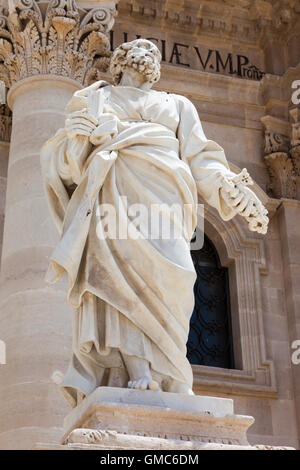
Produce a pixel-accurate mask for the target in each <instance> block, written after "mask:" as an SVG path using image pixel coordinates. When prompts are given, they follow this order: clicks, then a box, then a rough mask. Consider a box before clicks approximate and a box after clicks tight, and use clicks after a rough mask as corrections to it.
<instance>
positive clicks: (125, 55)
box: [111, 39, 161, 84]
mask: <svg viewBox="0 0 300 470" xmlns="http://www.w3.org/2000/svg"><path fill="white" fill-rule="evenodd" d="M160 61H161V55H160V52H159V50H158V49H157V47H156V46H155V45H154V44H152V43H151V42H150V41H146V40H142V39H141V40H135V41H132V42H130V43H124V44H122V45H121V46H119V48H117V49H116V50H115V52H114V55H113V57H112V61H111V73H112V75H113V77H114V82H115V83H116V84H118V83H120V80H121V77H122V76H124V74H125V73H126V72H127V69H128V70H129V69H133V70H134V71H136V72H137V73H139V74H140V75H142V76H143V77H144V81H145V82H149V83H151V84H153V83H155V82H157V81H158V80H159V77H160Z"/></svg>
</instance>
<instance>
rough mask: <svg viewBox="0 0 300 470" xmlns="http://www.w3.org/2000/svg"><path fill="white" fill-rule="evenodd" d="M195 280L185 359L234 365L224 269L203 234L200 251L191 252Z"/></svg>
mask: <svg viewBox="0 0 300 470" xmlns="http://www.w3.org/2000/svg"><path fill="white" fill-rule="evenodd" d="M191 255H192V259H193V262H194V266H195V270H196V273H197V280H196V283H195V286H194V294H195V308H194V311H193V314H192V317H191V321H190V333H189V338H188V343H187V358H188V359H189V361H190V363H191V364H199V365H205V366H214V367H223V368H230V369H233V368H234V358H233V347H232V331H231V319H230V299H229V288H228V273H227V268H223V267H222V266H221V264H220V260H219V256H218V253H217V251H216V249H215V247H214V245H213V244H212V242H211V241H210V240H209V239H208V238H207V237H206V236H205V237H204V245H203V248H202V249H201V250H194V251H191Z"/></svg>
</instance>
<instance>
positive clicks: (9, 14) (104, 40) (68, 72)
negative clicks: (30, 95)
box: [0, 0, 118, 88]
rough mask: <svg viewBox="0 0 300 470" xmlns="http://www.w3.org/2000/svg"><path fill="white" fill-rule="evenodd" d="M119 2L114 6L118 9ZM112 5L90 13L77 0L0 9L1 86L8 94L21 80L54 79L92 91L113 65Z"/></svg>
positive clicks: (13, 1) (12, 3) (14, 2)
mask: <svg viewBox="0 0 300 470" xmlns="http://www.w3.org/2000/svg"><path fill="white" fill-rule="evenodd" d="M117 1H118V0H116V2H115V3H117ZM116 13H117V12H116V9H115V7H113V6H112V4H111V2H108V3H107V5H105V1H102V3H101V5H100V6H99V7H96V8H94V9H92V10H90V11H87V10H84V9H82V8H80V9H79V8H78V7H77V5H76V3H75V1H74V0H49V2H48V3H47V5H45V3H44V2H41V3H39V1H38V0H9V9H8V10H7V9H5V8H4V7H1V8H0V80H3V81H4V82H5V85H6V87H7V88H9V87H10V86H11V85H12V84H14V83H15V82H17V81H18V80H21V79H23V78H26V77H29V76H33V75H38V74H52V75H53V74H54V75H59V76H63V77H68V78H71V79H74V80H76V81H78V82H79V83H80V84H81V85H84V86H85V85H89V84H90V81H91V80H97V79H99V76H100V74H101V72H105V71H106V70H107V68H108V65H109V58H110V55H111V52H110V43H109V39H108V36H107V34H108V33H109V31H110V29H111V27H112V26H113V23H114V18H115V16H116Z"/></svg>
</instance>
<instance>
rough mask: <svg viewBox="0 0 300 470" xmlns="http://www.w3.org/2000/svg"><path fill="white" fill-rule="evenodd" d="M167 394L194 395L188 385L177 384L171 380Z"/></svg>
mask: <svg viewBox="0 0 300 470" xmlns="http://www.w3.org/2000/svg"><path fill="white" fill-rule="evenodd" d="M168 392H171V393H183V394H184V395H195V394H194V392H193V390H192V389H191V387H190V386H189V385H188V384H184V383H182V382H177V381H176V380H173V381H172V382H171V383H170V384H169V387H168Z"/></svg>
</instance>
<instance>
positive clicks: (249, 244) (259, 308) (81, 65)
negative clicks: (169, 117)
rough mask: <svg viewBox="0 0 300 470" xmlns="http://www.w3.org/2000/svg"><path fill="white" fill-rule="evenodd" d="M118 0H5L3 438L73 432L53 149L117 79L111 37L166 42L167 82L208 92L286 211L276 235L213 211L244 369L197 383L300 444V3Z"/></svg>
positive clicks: (262, 428)
mask: <svg viewBox="0 0 300 470" xmlns="http://www.w3.org/2000/svg"><path fill="white" fill-rule="evenodd" d="M116 3H117V2H115V1H114V0H85V1H79V2H78V4H79V6H77V5H76V4H75V3H74V2H73V1H64V0H53V1H52V2H49V1H46V0H45V1H41V0H40V1H37V0H28V1H27V0H12V1H11V2H10V4H9V9H10V10H9V11H10V12H9V14H8V5H7V3H6V0H1V12H0V28H1V29H0V79H1V80H3V81H4V83H5V85H6V88H7V105H4V104H1V108H0V122H1V126H0V240H2V237H3V244H2V255H1V297H0V339H1V340H4V341H5V342H6V348H7V364H6V365H1V364H0V448H3V449H11V448H32V446H33V445H34V443H35V442H51V441H52V442H54V441H57V442H58V441H59V440H60V438H61V436H62V434H63V428H62V426H63V424H62V423H63V418H64V417H65V416H66V414H67V413H68V411H69V409H68V407H67V405H65V403H64V400H63V398H62V397H61V396H60V394H59V392H58V391H57V389H56V386H55V385H54V384H53V383H52V381H51V375H52V373H53V371H54V370H56V369H60V370H63V371H65V369H66V367H67V363H68V360H69V356H70V351H71V316H70V309H69V307H68V306H67V301H66V298H65V289H64V286H61V287H56V286H55V287H54V288H53V287H48V286H46V284H45V283H44V275H45V271H46V269H47V265H48V257H49V255H50V254H51V252H52V249H53V247H54V246H55V244H56V243H57V234H56V232H55V228H54V227H53V224H52V221H51V220H50V215H49V212H48V208H47V206H46V201H45V196H44V192H43V187H42V180H41V174H40V163H39V151H40V148H41V146H42V144H43V143H44V142H45V140H46V139H47V138H48V137H49V136H51V135H53V134H54V132H55V130H56V129H58V128H59V127H62V126H63V123H64V107H65V105H66V103H67V102H68V100H69V99H70V98H71V96H72V94H73V93H74V91H76V90H77V89H79V88H80V87H82V86H85V85H86V84H88V83H91V82H92V81H94V80H98V79H99V78H103V79H106V80H110V77H109V74H108V73H107V72H106V70H107V66H108V62H109V56H110V53H109V51H110V45H111V47H112V48H113V47H115V46H116V45H117V44H120V43H121V42H123V41H124V40H132V39H135V38H136V36H141V37H146V38H148V39H151V40H153V41H154V42H155V43H156V44H157V45H158V46H159V48H160V50H161V52H162V56H163V67H162V79H161V81H160V82H159V84H158V85H156V88H157V89H159V90H165V91H168V92H171V93H178V94H184V95H186V96H187V97H188V98H189V99H191V100H192V101H193V103H194V104H195V105H196V107H197V109H198V112H199V116H200V118H201V120H202V123H203V127H204V131H205V133H206V135H207V137H209V138H211V139H213V140H215V141H217V142H218V143H219V144H220V145H222V146H223V147H224V149H225V151H226V155H227V158H228V160H229V162H230V165H231V168H232V169H233V170H234V171H238V170H241V169H242V168H243V167H247V169H248V170H249V172H250V174H251V176H252V177H253V179H254V180H255V182H256V184H255V192H256V194H257V195H258V196H259V197H260V199H261V200H262V202H263V203H264V205H265V206H266V207H267V208H268V210H269V213H270V219H271V220H270V226H269V231H268V234H267V235H266V236H265V237H262V236H259V235H257V234H254V233H250V232H249V231H248V230H247V226H246V223H245V222H244V221H243V219H241V218H237V217H236V218H235V219H233V220H232V221H230V222H224V221H222V220H221V219H220V217H219V216H218V215H217V214H216V213H215V211H213V210H212V209H210V208H208V207H207V208H206V217H205V232H206V234H207V235H208V237H209V238H210V240H211V241H212V242H213V243H214V245H215V247H216V249H217V251H218V254H219V256H220V260H221V263H222V266H226V267H228V270H229V284H230V299H231V316H232V330H233V344H234V356H235V369H221V368H215V367H207V366H201V365H199V366H193V369H194V391H195V393H196V394H201V395H210V396H217V397H226V398H232V399H233V400H234V408H235V412H236V413H238V414H241V415H250V416H253V417H254V418H255V423H254V424H253V425H252V426H251V427H250V429H249V431H248V434H247V436H248V440H249V442H250V444H257V443H260V444H267V445H275V446H276V445H284V446H293V447H296V448H299V446H300V441H299V440H300V364H297V362H300V361H297V358H299V356H300V354H298V356H297V354H295V348H293V345H295V342H296V341H297V340H298V341H299V340H300V297H299V291H300V229H299V224H297V220H298V219H299V216H300V165H299V158H300V151H299V148H300V131H299V128H300V115H299V102H298V101H300V100H299V98H300V93H298V95H297V87H298V88H299V87H300V65H299V62H300V50H299V46H298V44H299V39H300V37H299V36H300V33H299V31H300V29H299V25H300V2H299V1H297V0H280V1H279V0H278V1H275V2H274V1H271V0H264V1H261V0H235V1H232V0H225V1H223V0H213V1H211V0H210V1H208V0H204V1H202V2H198V1H195V0H190V1H189V2H186V1H183V0H170V1H166V0H163V1H155V0H120V1H119V3H118V6H117V8H118V16H116V11H115V8H116ZM114 20H115V23H114ZM109 43H110V45H109ZM297 81H299V83H298V84H297V83H296V82H297ZM2 233H3V235H2ZM174 288H178V287H177V286H174Z"/></svg>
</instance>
